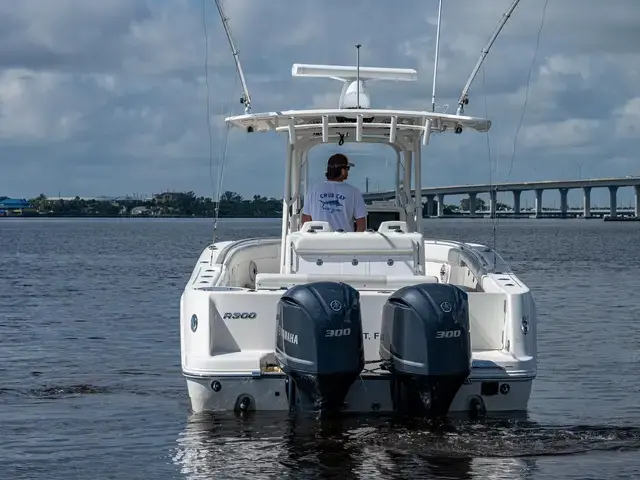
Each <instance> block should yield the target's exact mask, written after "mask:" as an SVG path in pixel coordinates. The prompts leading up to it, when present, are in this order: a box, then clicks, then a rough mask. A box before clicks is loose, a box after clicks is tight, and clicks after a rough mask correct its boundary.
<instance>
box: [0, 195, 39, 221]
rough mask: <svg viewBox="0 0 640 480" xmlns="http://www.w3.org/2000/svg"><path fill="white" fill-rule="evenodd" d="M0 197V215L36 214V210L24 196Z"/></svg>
mask: <svg viewBox="0 0 640 480" xmlns="http://www.w3.org/2000/svg"><path fill="white" fill-rule="evenodd" d="M0 198H1V200H0V217H14V216H17V217H20V216H28V215H37V214H38V210H37V209H36V208H35V207H34V206H33V205H31V204H30V203H29V202H28V201H27V200H25V199H24V198H20V199H18V198H7V197H0Z"/></svg>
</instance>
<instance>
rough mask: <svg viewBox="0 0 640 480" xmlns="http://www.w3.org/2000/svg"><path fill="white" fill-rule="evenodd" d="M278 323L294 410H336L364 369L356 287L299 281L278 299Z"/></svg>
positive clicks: (278, 339)
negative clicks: (301, 283)
mask: <svg viewBox="0 0 640 480" xmlns="http://www.w3.org/2000/svg"><path fill="white" fill-rule="evenodd" d="M276 324H277V326H276V328H277V333H276V352H275V355H276V359H277V361H278V364H279V365H280V367H281V368H282V370H283V371H284V372H285V374H286V375H287V376H288V384H289V388H288V389H287V393H288V395H289V405H290V407H291V409H296V408H300V409H301V410H303V411H313V412H314V413H316V414H317V415H319V416H326V415H332V414H335V413H338V412H339V411H340V410H341V409H342V407H343V404H344V400H345V397H346V396H347V393H348V392H349V388H351V385H352V384H353V382H354V381H355V380H356V379H357V378H358V375H360V372H361V371H362V369H363V368H364V345H363V340H362V319H361V317H360V294H359V293H358V291H357V290H356V289H354V288H353V287H351V286H350V285H347V284H345V283H339V282H315V283H308V284H304V285H296V286H294V287H292V288H290V289H289V290H287V291H286V292H285V293H284V295H282V297H281V298H280V301H279V302H278V314H277V322H276Z"/></svg>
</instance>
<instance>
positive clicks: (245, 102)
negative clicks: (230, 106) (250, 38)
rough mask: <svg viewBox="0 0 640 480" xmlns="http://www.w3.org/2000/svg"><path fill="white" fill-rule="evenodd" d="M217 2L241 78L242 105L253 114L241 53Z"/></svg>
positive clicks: (247, 111)
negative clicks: (241, 62)
mask: <svg viewBox="0 0 640 480" xmlns="http://www.w3.org/2000/svg"><path fill="white" fill-rule="evenodd" d="M214 1H215V2H216V7H218V13H219V14H220V18H221V19H222V26H223V27H224V32H225V33H226V34H227V39H228V40H229V46H231V53H232V54H233V60H234V61H235V63H236V70H237V71H238V76H239V77H240V82H241V83H242V97H241V98H240V103H242V104H243V105H244V112H245V113H246V114H249V113H251V96H249V87H247V81H246V80H245V78H244V73H243V71H242V65H241V64H240V56H239V55H240V52H239V51H238V49H237V48H236V46H235V44H234V43H233V38H232V36H231V29H230V28H229V18H227V16H226V15H225V14H224V11H223V10H222V5H221V3H220V0H214Z"/></svg>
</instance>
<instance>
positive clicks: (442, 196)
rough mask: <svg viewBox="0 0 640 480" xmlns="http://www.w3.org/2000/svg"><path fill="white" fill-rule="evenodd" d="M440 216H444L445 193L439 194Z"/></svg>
mask: <svg viewBox="0 0 640 480" xmlns="http://www.w3.org/2000/svg"><path fill="white" fill-rule="evenodd" d="M438 217H444V193H439V194H438Z"/></svg>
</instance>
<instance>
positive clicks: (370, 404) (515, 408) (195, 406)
mask: <svg viewBox="0 0 640 480" xmlns="http://www.w3.org/2000/svg"><path fill="white" fill-rule="evenodd" d="M386 376H388V375H373V376H363V377H362V379H361V381H358V382H356V383H354V384H353V386H352V387H351V390H350V391H349V394H348V395H347V398H346V402H345V407H344V411H345V412H349V413H361V414H366V413H376V412H380V413H390V412H392V411H393V406H392V402H391V395H390V388H389V380H388V379H385V378H384V377H386ZM186 380H187V388H188V390H189V397H190V399H191V410H192V411H193V412H194V413H203V412H221V411H234V410H235V411H239V410H240V402H241V401H242V399H243V398H244V397H249V399H250V402H249V405H250V410H257V411H288V410H289V404H288V398H287V393H286V392H287V387H286V377H285V375H283V374H267V375H265V376H262V377H259V378H251V377H222V376H217V377H216V376H207V377H194V376H186ZM214 382H218V384H219V385H220V387H221V388H220V390H219V391H215V390H214V389H213V388H212V385H213V384H214ZM489 382H497V383H498V393H496V394H492V395H482V392H481V388H482V383H483V382H482V380H475V381H474V380H471V381H470V382H468V383H466V384H465V385H463V386H462V388H461V389H460V390H459V391H458V393H457V395H456V397H455V398H454V400H453V402H452V404H451V408H450V409H449V411H450V412H452V413H457V412H468V411H472V410H474V408H473V405H472V401H473V399H475V398H478V397H479V398H481V399H482V404H483V407H484V409H485V411H486V413H489V414H490V413H507V412H514V413H519V412H525V411H526V410H527V405H528V402H529V397H530V396H531V389H532V385H533V379H532V378H511V379H509V378H505V379H504V380H493V381H488V382H485V383H489ZM505 386H506V387H505ZM501 388H502V391H501V390H500V389H501ZM502 392H506V393H502Z"/></svg>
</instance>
